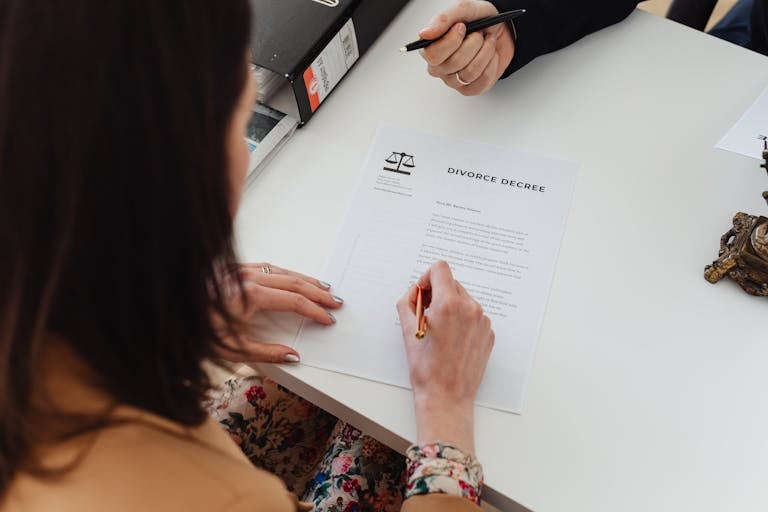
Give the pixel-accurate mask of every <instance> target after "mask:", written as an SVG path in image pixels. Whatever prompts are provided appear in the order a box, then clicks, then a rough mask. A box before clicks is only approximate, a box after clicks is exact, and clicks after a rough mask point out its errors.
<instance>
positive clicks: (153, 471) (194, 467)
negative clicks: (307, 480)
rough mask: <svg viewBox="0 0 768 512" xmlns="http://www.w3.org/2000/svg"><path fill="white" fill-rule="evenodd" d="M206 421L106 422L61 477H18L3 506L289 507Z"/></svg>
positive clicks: (66, 509)
mask: <svg viewBox="0 0 768 512" xmlns="http://www.w3.org/2000/svg"><path fill="white" fill-rule="evenodd" d="M208 423H209V424H208V425H204V426H203V427H201V428H200V429H195V430H196V431H192V432H185V431H184V430H183V429H182V430H181V431H179V430H174V429H172V428H171V429H167V428H163V426H162V425H158V424H154V423H153V422H143V421H136V422H126V423H124V424H120V425H118V426H115V427H110V428H106V429H104V430H102V431H101V432H99V433H98V434H97V435H96V436H95V437H94V439H93V441H92V443H91V444H90V446H88V447H87V448H86V451H83V452H82V453H83V456H82V458H81V460H79V461H77V462H76V465H75V466H74V467H73V468H72V469H71V470H70V471H67V472H66V473H65V474H64V476H63V477H62V478H60V479H57V480H54V481H50V480H46V481H41V480H34V479H32V478H31V477H20V478H18V479H17V482H15V483H14V485H13V486H12V488H11V491H12V492H11V493H10V494H9V496H8V498H9V502H8V503H7V504H10V505H11V506H10V509H9V510H22V511H27V510H29V511H32V510H54V509H55V510H58V511H60V512H70V511H72V512H74V511H90V510H94V511H95V510H110V511H114V512H123V511H129V510H130V511H134V510H142V511H154V510H158V511H160V510H184V511H189V512H197V511H200V512H202V511H206V512H209V511H219V510H221V511H224V510H226V511H227V512H231V511H240V510H249V511H253V512H260V511H276V512H277V511H286V512H287V511H293V510H295V504H296V500H295V498H294V497H293V496H292V495H290V494H289V493H288V491H287V490H286V489H285V486H284V485H283V484H282V482H281V481H280V480H279V479H278V478H277V477H275V476H274V475H271V474H269V473H267V472H265V471H262V470H259V469H257V468H255V467H253V466H252V465H251V464H250V462H249V461H248V460H247V459H246V458H245V457H242V456H238V453H237V447H235V446H234V443H231V444H232V447H234V448H235V451H234V452H233V451H229V450H227V449H222V443H226V442H229V440H228V438H227V436H226V434H225V433H224V432H223V431H222V430H221V429H219V428H218V426H217V425H215V424H213V422H208ZM211 427H212V428H211ZM206 436H211V437H216V436H222V438H223V439H222V438H219V439H211V440H210V442H208V440H207V439H205V437H206ZM11 500H13V501H15V502H16V503H17V504H20V505H23V506H21V507H20V508H18V509H17V508H14V506H13V505H12V503H11ZM62 504H64V505H63V508H62ZM4 510H5V509H4V508H3V507H0V511H3V512H4Z"/></svg>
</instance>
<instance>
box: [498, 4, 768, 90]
mask: <svg viewBox="0 0 768 512" xmlns="http://www.w3.org/2000/svg"><path fill="white" fill-rule="evenodd" d="M759 1H760V0H759ZM490 2H491V3H492V4H494V5H495V6H496V8H497V9H498V10H499V12H503V11H509V10H512V9H525V10H526V13H525V14H524V15H523V16H521V17H520V18H518V19H516V20H515V21H514V26H515V31H516V40H515V54H514V57H513V58H512V62H511V64H510V65H509V67H508V68H507V70H506V72H505V73H504V74H503V75H502V78H504V77H506V76H508V75H509V74H510V73H512V72H514V71H516V70H518V69H520V68H521V67H523V66H525V65H526V64H528V63H529V62H530V61H532V60H533V59H535V58H536V57H538V56H539V55H543V54H545V53H549V52H553V51H555V50H559V49H560V48H564V47H565V46H568V45H569V44H571V43H573V42H575V41H577V40H579V39H581V38H582V37H584V36H586V35H587V34H590V33H592V32H595V31H597V30H600V29H601V28H605V27H607V26H609V25H612V24H614V23H617V22H619V21H621V20H623V19H624V18H626V17H627V16H629V14H630V13H631V12H632V11H633V10H634V9H635V7H636V6H637V4H638V1H637V0H584V1H582V2H573V1H571V0H533V1H532V0H490Z"/></svg>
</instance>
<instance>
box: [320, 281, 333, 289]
mask: <svg viewBox="0 0 768 512" xmlns="http://www.w3.org/2000/svg"><path fill="white" fill-rule="evenodd" d="M318 282H319V283H320V286H322V287H323V288H325V289H326V290H330V289H331V283H326V282H325V281H318Z"/></svg>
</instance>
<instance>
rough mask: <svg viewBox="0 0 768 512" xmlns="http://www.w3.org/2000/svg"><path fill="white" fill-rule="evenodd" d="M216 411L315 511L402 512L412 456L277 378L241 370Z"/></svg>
mask: <svg viewBox="0 0 768 512" xmlns="http://www.w3.org/2000/svg"><path fill="white" fill-rule="evenodd" d="M208 410H209V411H210V413H211V414H212V415H213V417H214V418H215V419H217V420H218V421H219V423H220V424H221V425H222V426H223V427H224V428H225V429H226V430H227V431H228V432H229V435H230V436H231V437H232V439H233V440H234V441H235V442H236V443H237V444H238V445H239V446H240V448H241V449H242V450H243V452H244V453H245V454H246V456H248V458H249V459H250V460H251V462H253V464H254V465H256V466H258V467H260V468H263V469H265V470H267V471H269V472H271V473H274V474H275V475H277V476H279V477H280V478H282V479H283V481H284V482H285V484H286V486H287V487H288V489H289V490H290V491H291V492H293V493H295V494H296V495H297V496H299V499H300V500H301V501H305V502H309V503H312V505H313V506H314V510H315V512H368V511H376V512H390V511H392V512H394V511H397V510H400V506H401V504H402V501H403V492H404V490H405V484H406V474H405V465H406V463H405V458H404V457H403V456H402V455H400V454H398V453H397V452H395V451H393V450H391V449H390V448H388V447H386V446H384V445H382V444H381V443H379V442H378V441H376V440H374V439H372V438H370V437H368V436H365V435H363V434H362V433H361V432H360V431H359V430H357V429H356V428H355V427H353V426H351V425H349V424H346V423H344V422H342V421H340V420H338V419H337V418H335V417H334V416H332V415H330V414H328V413H327V412H325V411H323V410H322V409H320V408H318V407H316V406H314V405H312V404H311V403H309V402H307V401H306V400H304V399H303V398H301V397H299V396H297V395H295V394H293V393H291V392H290V391H288V390H287V389H286V388H284V387H282V386H280V385H278V384H276V383H275V382H273V381H271V380H269V379H266V378H264V377H262V376H259V375H238V374H235V375H234V376H233V377H232V378H230V379H229V380H227V381H226V382H225V383H224V384H223V385H222V387H221V388H220V389H219V390H218V391H217V392H215V393H214V394H213V395H212V397H211V400H210V402H209V404H208Z"/></svg>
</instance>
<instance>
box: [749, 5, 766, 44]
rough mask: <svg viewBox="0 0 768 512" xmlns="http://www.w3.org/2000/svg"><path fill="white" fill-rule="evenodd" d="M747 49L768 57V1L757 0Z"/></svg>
mask: <svg viewBox="0 0 768 512" xmlns="http://www.w3.org/2000/svg"><path fill="white" fill-rule="evenodd" d="M749 36H750V41H749V44H747V48H750V49H752V50H754V51H756V52H759V53H762V54H763V55H768V0H755V3H754V4H752V13H751V15H750V29H749Z"/></svg>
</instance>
